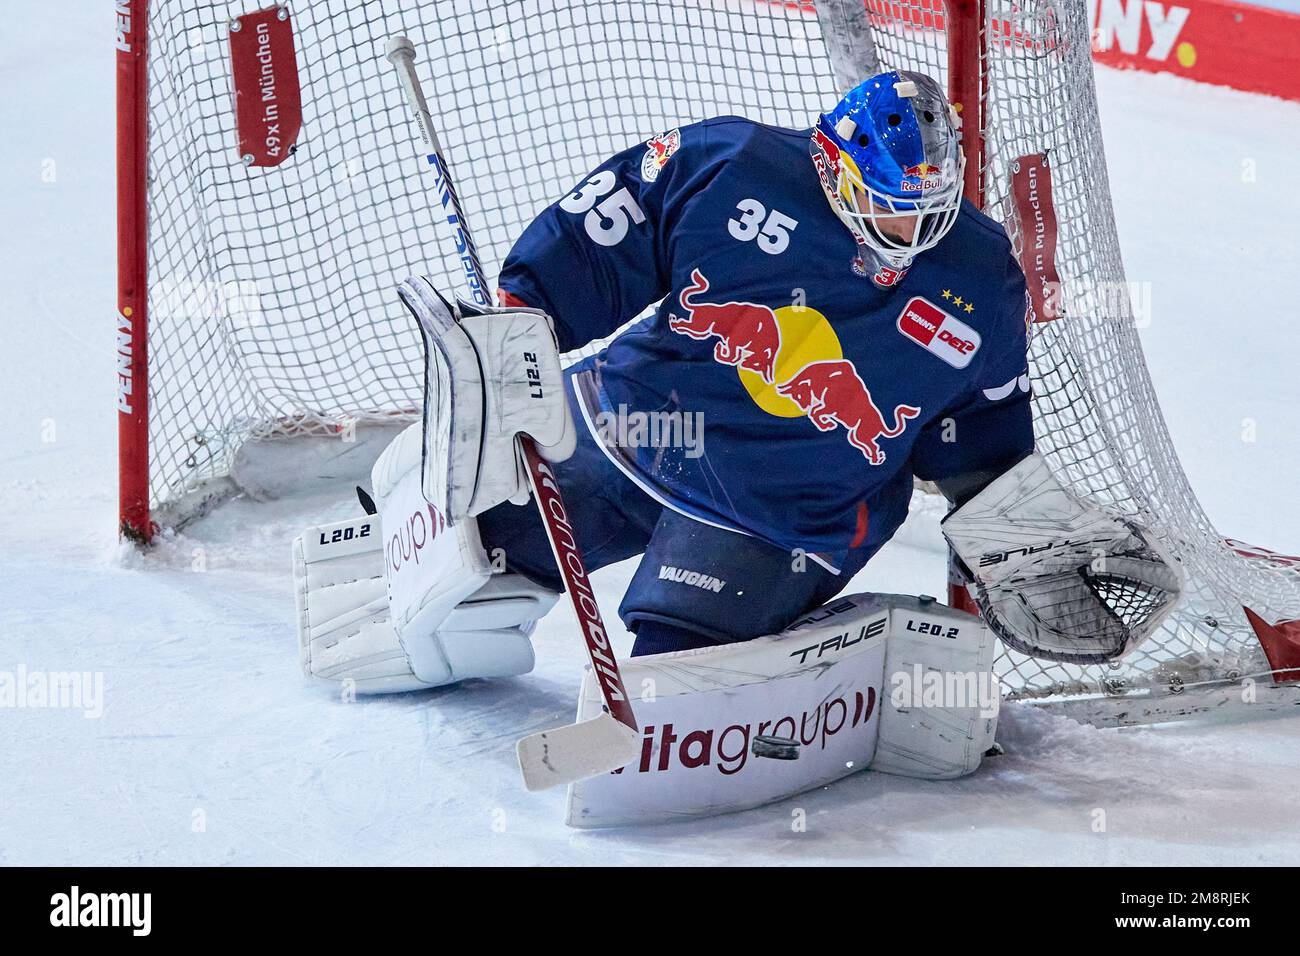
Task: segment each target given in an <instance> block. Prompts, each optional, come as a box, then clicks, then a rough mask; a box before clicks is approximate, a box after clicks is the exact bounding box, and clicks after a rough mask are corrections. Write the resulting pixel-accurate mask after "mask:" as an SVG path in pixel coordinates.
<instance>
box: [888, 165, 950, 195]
mask: <svg viewBox="0 0 1300 956" xmlns="http://www.w3.org/2000/svg"><path fill="white" fill-rule="evenodd" d="M942 185H943V175H942V172H941V170H940V167H939V166H938V165H936V164H935V163H917V164H916V165H915V166H906V167H904V168H903V178H902V180H900V181H899V186H900V187H901V188H902V190H903V192H921V191H922V190H926V189H938V188H939V187H940V186H942Z"/></svg>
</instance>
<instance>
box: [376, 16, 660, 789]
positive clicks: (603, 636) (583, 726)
mask: <svg viewBox="0 0 1300 956" xmlns="http://www.w3.org/2000/svg"><path fill="white" fill-rule="evenodd" d="M386 53H387V56H388V61H389V62H390V63H392V64H393V66H394V67H396V69H397V75H398V78H399V80H400V81H401V85H402V89H403V91H404V92H405V93H406V99H407V102H408V103H409V105H410V107H411V111H412V113H414V114H415V122H416V125H417V126H418V127H419V129H420V141H421V144H422V145H423V147H424V154H425V159H426V161H427V162H428V164H429V166H431V167H432V168H433V171H434V174H435V176H436V179H435V182H436V183H437V184H438V185H439V201H440V202H441V205H442V207H443V209H444V210H446V211H447V225H448V226H449V227H450V229H451V237H452V239H453V240H454V242H455V244H456V254H457V257H458V258H459V259H460V261H461V265H462V267H463V268H464V271H465V281H466V284H467V285H468V287H469V292H470V296H471V298H472V299H473V301H475V302H476V303H478V304H479V305H490V304H491V301H490V297H489V295H488V291H487V287H486V285H485V283H484V280H483V266H482V263H481V261H480V260H479V256H478V249H477V247H476V246H475V245H474V240H473V239H472V238H471V236H470V231H469V225H468V223H467V222H466V220H465V213H464V210H463V209H462V208H461V205H460V197H459V195H457V193H456V187H455V184H454V182H453V181H452V178H451V171H450V170H449V169H448V168H447V161H446V160H445V159H444V158H443V152H442V144H441V142H440V141H439V139H438V133H437V131H436V129H435V128H434V125H433V117H432V116H431V115H430V113H429V105H428V101H427V100H425V97H424V92H423V90H421V88H420V81H419V78H418V77H417V76H416V75H415V44H414V43H412V42H411V41H410V40H409V39H407V38H406V37H404V36H396V37H393V38H392V39H390V40H389V41H388V47H387V50H386ZM422 331H423V330H422ZM517 440H518V442H519V447H520V450H521V451H522V453H523V457H524V461H525V462H526V464H527V468H528V482H529V485H530V486H531V488H532V493H533V500H534V501H535V502H536V503H537V508H538V510H539V511H540V512H541V514H542V524H543V525H545V527H546V537H547V540H549V541H550V543H551V551H552V553H553V554H554V555H555V561H556V564H557V565H558V566H559V568H560V574H561V575H562V576H563V578H564V585H565V590H566V591H567V593H568V595H569V600H570V601H571V602H572V604H573V613H574V614H575V615H576V616H577V619H578V626H579V628H580V629H581V630H582V636H583V639H584V641H585V642H586V646H587V656H588V659H589V660H590V661H591V666H592V669H593V671H594V672H595V674H596V675H597V678H598V682H599V685H600V691H601V695H602V696H603V698H604V709H603V711H602V713H601V714H600V715H599V716H598V717H595V718H594V719H592V720H586V721H583V722H582V723H577V724H569V725H567V726H564V727H559V728H556V729H555V730H547V731H543V732H541V733H537V734H531V735H529V736H527V737H524V738H522V739H521V740H520V741H519V743H518V745H517V748H516V752H517V754H518V757H519V769H520V771H521V772H522V773H523V777H524V786H525V787H527V788H528V789H529V790H543V789H545V788H547V787H553V786H557V785H559V784H567V783H573V782H575V781H577V780H582V779H584V778H586V777H594V776H596V775H597V774H601V773H608V772H610V771H612V770H618V769H619V768H621V767H625V766H627V765H628V764H629V763H631V762H632V761H634V760H635V759H636V758H637V756H638V755H639V754H640V752H641V728H640V726H639V725H638V724H637V722H636V718H635V717H634V716H633V715H632V705H631V702H630V701H629V700H628V695H627V689H626V688H625V687H624V685H623V676H622V674H621V673H620V672H619V668H618V661H617V660H616V659H615V657H614V652H613V649H612V648H611V647H610V643H609V636H608V634H607V632H606V631H605V623H604V621H603V620H602V619H601V616H600V608H599V607H598V606H597V604H596V595H595V592H594V590H593V589H592V587H591V583H590V581H589V579H588V577H587V569H586V565H585V564H584V562H583V560H582V553H581V552H580V551H579V549H578V543H577V538H576V535H575V534H574V530H573V526H572V525H571V524H570V523H569V520H568V511H567V509H566V508H565V506H564V497H563V495H562V494H561V493H560V486H559V483H558V482H557V481H556V478H555V473H554V472H553V471H552V469H551V465H550V463H549V462H547V461H546V460H545V459H544V458H542V456H541V454H540V453H539V452H538V451H537V446H536V445H535V444H534V442H533V440H532V439H531V438H529V437H528V436H527V435H520V436H519V437H518V439H517Z"/></svg>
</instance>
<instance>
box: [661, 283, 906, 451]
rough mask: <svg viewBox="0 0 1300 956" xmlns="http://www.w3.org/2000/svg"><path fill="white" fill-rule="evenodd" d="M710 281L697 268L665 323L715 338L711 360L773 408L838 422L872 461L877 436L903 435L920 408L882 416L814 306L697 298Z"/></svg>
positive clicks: (822, 422) (827, 425)
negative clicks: (889, 419) (887, 417)
mask: <svg viewBox="0 0 1300 956" xmlns="http://www.w3.org/2000/svg"><path fill="white" fill-rule="evenodd" d="M708 290H709V281H708V279H707V278H706V277H705V275H704V273H703V272H701V271H700V270H699V269H695V270H694V271H692V272H691V283H690V285H688V286H687V287H686V288H684V289H682V291H681V293H680V294H679V295H678V297H677V302H678V304H679V306H680V308H681V312H682V313H683V314H677V313H672V314H670V315H669V317H668V326H669V328H671V329H672V330H673V331H674V332H677V333H678V334H680V335H685V336H687V337H689V338H692V339H696V340H698V341H708V340H711V339H716V340H717V341H716V342H715V343H714V347H713V358H714V361H716V362H718V363H719V364H721V365H729V366H732V367H733V368H735V369H736V371H737V373H738V374H739V376H740V381H741V384H742V385H743V386H744V388H745V390H746V391H747V392H748V393H749V395H750V397H751V398H752V399H753V401H754V404H756V405H757V406H758V407H759V408H761V409H762V410H763V411H765V412H767V413H768V414H770V415H774V416H777V417H782V418H790V417H806V418H808V419H809V420H810V421H811V422H812V423H813V425H814V426H815V427H816V428H817V430H818V431H822V432H829V431H834V430H835V429H836V428H843V429H844V430H845V433H846V437H847V438H848V441H849V444H851V445H852V446H853V447H854V448H856V449H858V450H859V451H861V452H862V455H863V457H864V458H866V460H867V462H868V463H869V464H872V465H880V464H884V461H885V452H884V450H883V449H882V448H881V447H880V441H881V440H882V439H886V438H897V437H898V436H899V435H901V434H903V431H904V429H906V427H907V422H908V421H910V420H911V419H914V418H916V417H917V416H919V415H920V413H921V410H920V408H918V407H916V406H913V405H897V406H896V407H895V408H894V410H893V416H892V417H893V421H892V422H887V421H886V420H885V416H884V415H883V414H882V413H881V411H880V409H879V408H878V407H877V406H876V403H875V401H874V400H873V399H872V396H871V392H870V390H869V389H868V388H867V385H866V383H865V382H864V381H863V379H862V376H861V375H859V374H858V370H857V368H856V367H855V366H854V364H853V363H852V362H851V361H850V360H848V359H846V358H844V355H843V352H842V349H841V347H840V342H839V338H838V337H837V336H836V334H835V331H834V329H833V328H831V325H830V323H829V322H828V321H827V320H826V317H825V316H823V315H822V314H821V313H820V312H818V311H817V310H816V309H813V308H810V307H808V306H806V305H798V306H784V307H781V308H777V309H773V308H770V307H769V306H766V305H760V304H757V303H754V302H702V301H700V298H701V296H703V295H705V294H706V293H707V292H708Z"/></svg>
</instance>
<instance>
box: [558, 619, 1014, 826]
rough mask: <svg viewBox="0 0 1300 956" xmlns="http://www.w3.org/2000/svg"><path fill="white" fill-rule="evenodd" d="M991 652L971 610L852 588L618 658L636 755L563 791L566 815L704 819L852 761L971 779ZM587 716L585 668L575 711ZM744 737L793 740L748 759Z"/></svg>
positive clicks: (990, 729)
mask: <svg viewBox="0 0 1300 956" xmlns="http://www.w3.org/2000/svg"><path fill="white" fill-rule="evenodd" d="M993 648H994V640H993V637H992V635H991V634H989V632H988V630H987V629H986V628H985V627H984V626H983V625H982V624H981V623H980V621H979V619H978V618H976V617H974V616H972V615H969V614H966V613H964V612H962V611H957V610H954V609H952V608H948V607H946V606H944V605H941V604H938V603H937V602H934V601H933V599H925V600H922V599H918V598H915V597H910V596H906V595H873V594H859V595H852V596H846V597H842V598H838V599H836V600H835V601H832V602H831V603H830V604H828V605H827V606H826V607H823V608H821V609H819V610H817V611H816V612H814V613H812V614H810V615H808V616H807V617H805V618H803V619H801V620H799V621H797V622H795V623H794V624H792V625H791V626H790V627H789V628H787V629H786V630H785V631H783V632H782V633H780V634H777V635H774V636H770V637H761V638H758V639H756V640H753V641H746V642H743V643H739V644H728V645H723V646H720V647H710V648H703V649H699V650H692V651H679V652H675V653H670V654H657V655H653V656H649V657H635V658H631V659H629V660H628V661H627V662H626V664H624V665H623V668H622V670H623V677H624V683H625V685H626V686H627V687H628V689H629V691H630V692H631V693H633V694H639V695H640V698H641V699H638V700H634V701H633V704H634V707H635V709H636V715H637V719H638V721H639V722H640V723H641V742H642V747H641V756H640V759H639V760H638V762H637V763H634V764H631V765H629V766H627V767H624V768H622V769H621V770H619V771H616V772H614V773H609V774H602V775H601V776H598V777H592V778H589V779H587V780H582V781H579V782H578V783H575V784H573V785H572V786H570V788H569V796H568V809H567V814H566V823H568V825H569V826H573V827H581V828H589V827H608V826H621V825H627V824H642V823H661V822H667V821H672V820H683V819H691V818H695V817H704V816H712V815H714V814H719V813H728V812H732V811H735V810H744V809H748V808H751V807H757V806H761V805H763V804H767V803H771V802H773V801H776V800H782V799H784V798H786V797H790V796H793V795H795V794H798V793H802V792H803V791H805V790H810V789H813V788H815V787H820V786H823V785H825V784H828V783H831V782H833V781H835V780H838V779H840V778H841V777H845V776H847V775H848V774H851V773H854V772H855V771H858V770H862V769H866V768H868V767H870V768H872V769H879V770H884V771H887V772H889V773H895V774H901V775H907V776H917V777H929V778H948V777H958V776H962V775H964V774H968V773H971V772H972V771H974V770H975V769H976V768H977V767H978V766H979V763H980V758H981V757H982V755H983V754H984V752H985V751H986V750H987V749H988V748H989V747H991V746H992V744H993V735H994V731H995V730H996V727H997V708H998V693H997V687H996V684H995V683H994V681H993V678H992V667H993ZM967 669H969V671H970V672H969V673H968V672H967ZM927 675H929V677H928V678H927ZM945 675H951V676H949V677H948V678H947V679H946V680H945V679H944V678H945ZM980 675H983V676H980ZM945 685H947V687H948V688H949V689H945ZM980 685H982V686H983V687H984V688H985V690H984V692H983V694H982V695H981V694H980V693H979V691H978V689H977V688H978V687H979V686H980ZM927 687H929V688H930V694H929V695H928V696H927V695H926V693H925V691H926V688H927ZM967 687H969V688H972V691H971V693H972V694H973V695H974V696H975V699H974V700H971V699H969V698H968V697H966V696H964V695H965V693H966V691H965V688H967ZM954 693H955V694H957V695H958V696H957V697H954V696H953V695H954ZM600 712H601V695H600V690H599V688H598V687H597V686H596V684H595V682H594V681H593V679H592V676H591V673H590V672H588V674H587V676H586V678H585V679H584V680H583V685H582V691H581V693H580V697H579V703H578V718H577V719H578V720H579V721H583V720H587V719H589V718H592V717H595V716H596V715H597V714H599V713H600ZM759 735H767V736H777V737H787V738H793V739H795V740H797V741H798V742H799V745H798V747H797V752H798V754H799V756H798V759H795V760H778V759H772V758H769V757H758V756H755V755H754V753H753V751H752V749H751V748H752V746H753V741H754V738H755V737H757V736H759Z"/></svg>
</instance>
